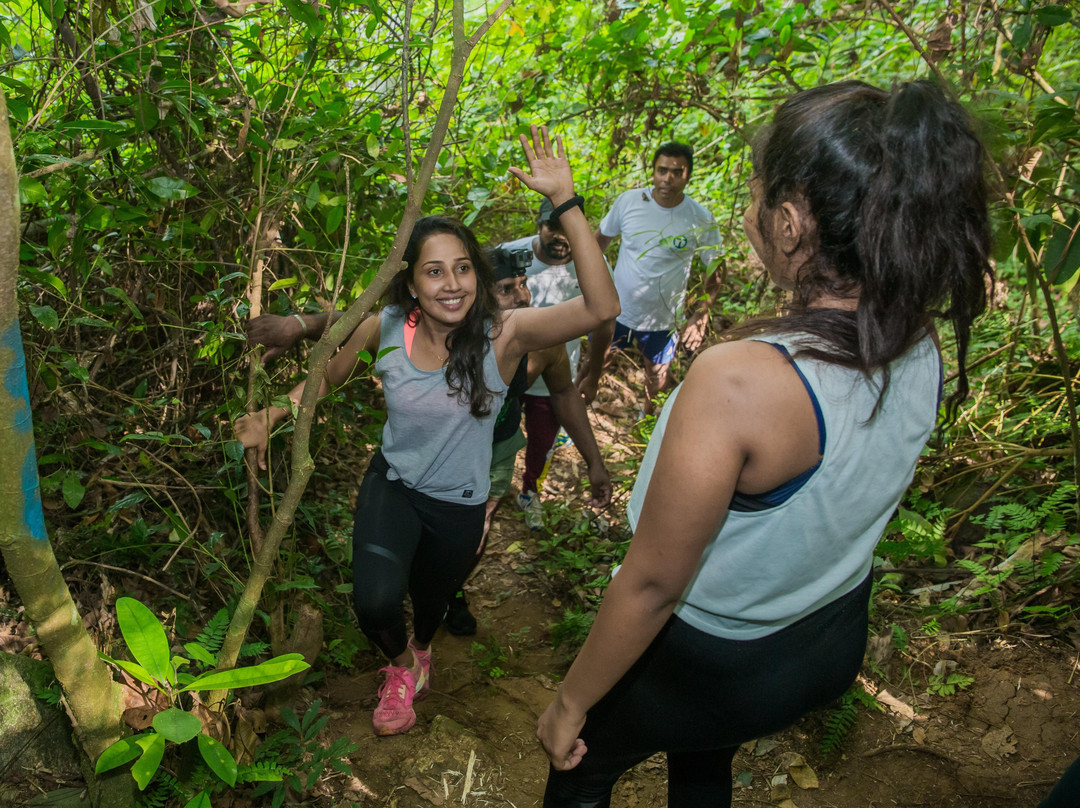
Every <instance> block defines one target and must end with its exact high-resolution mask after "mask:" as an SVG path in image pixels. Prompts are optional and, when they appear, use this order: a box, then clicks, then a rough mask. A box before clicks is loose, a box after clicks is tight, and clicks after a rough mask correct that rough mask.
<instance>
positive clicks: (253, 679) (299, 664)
mask: <svg viewBox="0 0 1080 808" xmlns="http://www.w3.org/2000/svg"><path fill="white" fill-rule="evenodd" d="M310 667H311V666H310V665H309V664H308V663H306V662H305V661H304V657H303V655H301V654H283V655H282V656H276V657H274V658H273V659H269V660H267V661H266V662H263V663H262V664H259V665H253V666H250V667H246V668H233V669H232V670H228V671H213V672H212V673H207V674H204V675H202V676H200V677H199V678H197V679H196V680H195V681H194V682H192V683H191V684H189V685H188V686H187V687H183V688H180V689H181V690H218V689H221V688H225V689H232V688H236V687H253V686H255V685H265V684H269V683H270V682H280V681H281V680H282V679H287V678H288V677H290V676H292V675H293V674H294V673H299V672H300V671H306V670H307V669H308V668H310Z"/></svg>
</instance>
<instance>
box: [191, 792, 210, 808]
mask: <svg viewBox="0 0 1080 808" xmlns="http://www.w3.org/2000/svg"><path fill="white" fill-rule="evenodd" d="M184 808H212V806H211V805H210V795H209V794H207V793H206V792H205V791H200V792H199V793H198V794H196V795H195V796H194V797H192V798H191V799H190V800H188V801H187V802H186V803H184Z"/></svg>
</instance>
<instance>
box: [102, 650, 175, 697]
mask: <svg viewBox="0 0 1080 808" xmlns="http://www.w3.org/2000/svg"><path fill="white" fill-rule="evenodd" d="M98 656H99V657H101V658H102V659H104V660H105V661H106V662H108V663H110V664H112V665H115V666H116V667H118V668H120V669H121V670H123V671H126V672H127V673H129V674H131V675H132V676H134V677H135V678H136V679H138V680H139V681H140V682H142V683H143V684H146V685H150V686H151V687H156V688H157V689H158V690H161V683H160V682H157V681H155V680H154V677H153V676H151V675H150V674H149V673H147V672H146V668H144V667H143V666H142V665H140V664H138V663H137V662H128V661H127V660H126V659H113V658H112V657H110V656H108V655H106V654H103V653H101V652H100V651H99V652H98Z"/></svg>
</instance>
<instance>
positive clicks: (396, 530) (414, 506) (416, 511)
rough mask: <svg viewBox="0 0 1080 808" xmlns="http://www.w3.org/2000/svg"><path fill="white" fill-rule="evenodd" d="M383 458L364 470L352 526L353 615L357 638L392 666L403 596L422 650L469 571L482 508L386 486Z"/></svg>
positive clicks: (397, 483) (400, 645) (400, 634)
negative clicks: (364, 639) (368, 642)
mask: <svg viewBox="0 0 1080 808" xmlns="http://www.w3.org/2000/svg"><path fill="white" fill-rule="evenodd" d="M389 470H390V466H389V464H387V462H386V458H384V457H383V456H382V454H381V453H379V454H376V455H375V456H374V457H373V458H372V459H371V463H370V464H369V465H368V470H367V473H366V474H365V475H364V481H363V482H362V483H361V484H360V493H359V494H358V495H357V497H356V514H355V516H354V518H353V607H354V608H355V609H356V620H357V622H358V623H359V625H360V629H361V631H363V632H364V634H365V635H367V637H368V639H370V640H371V641H372V642H373V643H374V644H375V645H376V646H378V648H379V650H380V651H382V652H383V653H384V654H386V656H387V657H389V658H391V659H392V658H394V657H396V656H398V655H399V654H401V653H403V652H404V651H405V646H406V644H407V642H408V633H407V631H406V627H405V594H406V591H408V594H409V597H410V598H411V599H412V606H413V635H414V636H415V637H416V641H417V642H418V643H419V644H420V645H427V644H428V643H429V642H431V638H432V637H434V636H435V631H436V630H437V629H438V628H439V624H440V623H441V622H442V619H443V615H444V614H445V612H446V604H447V603H448V602H449V601H450V598H451V597H453V595H454V593H455V592H457V591H458V590H459V589H460V588H461V584H462V583H463V582H464V581H465V576H466V575H468V574H469V570H470V569H471V568H472V563H473V559H474V557H475V556H476V550H477V547H479V546H480V536H481V534H482V533H483V531H484V503H483V502H481V503H479V504H476V505H459V504H457V503H454V502H444V501H442V500H440V499H435V498H434V497H429V496H427V495H426V494H421V493H419V492H418V491H413V490H412V489H411V488H407V487H406V486H405V484H404V483H403V482H401V480H388V479H387V477H386V473H387V472H388V471H389Z"/></svg>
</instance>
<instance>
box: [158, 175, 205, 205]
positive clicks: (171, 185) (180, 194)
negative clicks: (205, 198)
mask: <svg viewBox="0 0 1080 808" xmlns="http://www.w3.org/2000/svg"><path fill="white" fill-rule="evenodd" d="M146 187H147V188H149V189H150V191H151V193H153V194H154V195H155V196H159V197H161V198H162V199H168V200H170V201H176V200H180V199H187V198H188V197H189V196H195V194H197V193H199V189H198V188H196V187H195V186H194V185H189V184H188V183H186V182H184V181H183V180H181V179H176V178H174V177H154V178H153V179H152V180H150V181H149V182H148V183H146Z"/></svg>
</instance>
